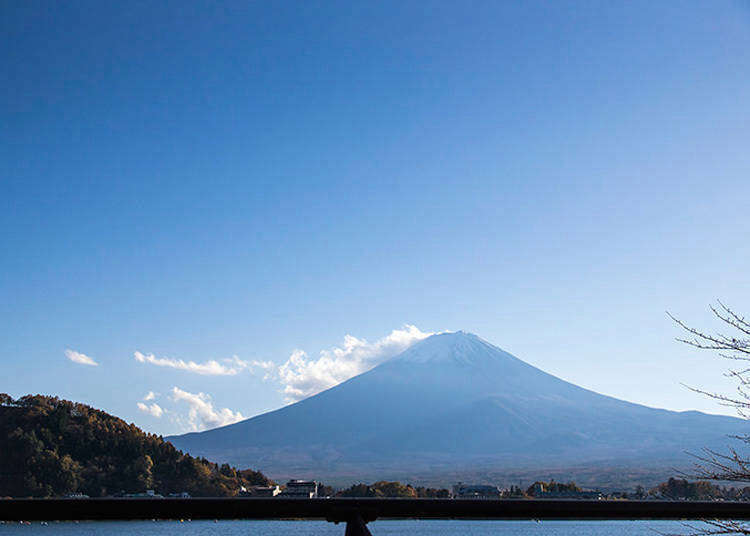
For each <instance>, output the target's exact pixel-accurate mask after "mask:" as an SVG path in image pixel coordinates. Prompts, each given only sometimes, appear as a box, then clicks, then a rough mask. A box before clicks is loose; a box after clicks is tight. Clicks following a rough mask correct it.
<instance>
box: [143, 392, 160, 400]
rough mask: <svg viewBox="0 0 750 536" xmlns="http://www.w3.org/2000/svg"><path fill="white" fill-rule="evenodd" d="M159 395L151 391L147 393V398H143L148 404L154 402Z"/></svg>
mask: <svg viewBox="0 0 750 536" xmlns="http://www.w3.org/2000/svg"><path fill="white" fill-rule="evenodd" d="M157 396H158V395H157V394H156V393H154V392H153V391H149V392H148V393H146V396H144V397H143V400H145V401H146V402H148V401H149V400H154V399H155V398H156V397H157Z"/></svg>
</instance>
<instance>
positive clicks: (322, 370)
mask: <svg viewBox="0 0 750 536" xmlns="http://www.w3.org/2000/svg"><path fill="white" fill-rule="evenodd" d="M430 335H432V333H428V332H424V331H421V330H420V329H419V328H417V327H416V326H412V325H408V324H407V325H405V326H404V327H403V328H401V329H395V330H393V331H392V332H391V333H390V334H389V335H387V336H385V337H383V338H382V339H379V340H377V341H375V342H372V343H371V342H368V341H366V340H365V339H358V338H357V337H353V336H352V335H347V336H346V337H344V344H343V345H342V346H340V347H334V348H331V349H330V350H323V351H322V352H320V357H319V358H318V359H310V358H308V356H307V353H306V352H304V351H303V350H295V351H294V352H293V353H292V355H291V356H289V359H288V360H287V361H286V362H285V363H284V364H283V365H281V366H280V367H279V368H278V370H277V372H276V377H277V378H278V380H279V381H280V382H281V384H282V385H283V393H284V395H285V397H286V399H287V401H289V402H296V401H298V400H302V399H303V398H307V397H309V396H312V395H314V394H316V393H319V392H320V391H323V390H325V389H328V388H330V387H333V386H334V385H338V384H339V383H341V382H343V381H346V380H348V379H349V378H351V377H353V376H356V375H357V374H362V373H363V372H366V371H368V370H370V369H371V368H373V367H374V366H376V365H378V364H380V363H382V362H383V361H386V360H387V359H390V358H391V357H393V356H395V355H396V354H399V353H401V352H403V351H404V350H406V349H407V348H408V347H409V346H411V345H412V344H414V343H415V342H417V341H420V340H422V339H425V338H427V337H429V336H430Z"/></svg>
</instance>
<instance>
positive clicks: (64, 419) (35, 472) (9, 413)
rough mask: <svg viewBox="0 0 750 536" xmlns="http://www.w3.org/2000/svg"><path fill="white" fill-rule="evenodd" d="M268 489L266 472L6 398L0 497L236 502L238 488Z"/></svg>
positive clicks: (46, 401) (76, 409)
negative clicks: (186, 497) (145, 495)
mask: <svg viewBox="0 0 750 536" xmlns="http://www.w3.org/2000/svg"><path fill="white" fill-rule="evenodd" d="M270 483H271V481H270V480H269V479H268V478H266V477H265V476H264V475H263V474H262V473H260V472H257V471H253V470H250V469H248V470H244V471H239V470H237V469H235V468H233V467H230V466H229V465H226V464H224V465H221V466H219V465H217V464H214V463H211V462H209V461H208V460H206V459H204V458H194V457H192V456H189V455H186V454H183V453H182V452H181V451H179V450H177V449H176V448H175V447H174V446H173V445H172V444H171V443H169V442H167V441H164V439H162V438H161V437H160V436H156V435H153V434H147V433H145V432H144V431H142V430H141V429H140V428H138V427H137V426H135V425H134V424H128V423H126V422H125V421H123V420H122V419H118V418H117V417H114V416H112V415H109V414H108V413H105V412H104V411H100V410H97V409H94V408H91V407H89V406H86V405H83V404H77V403H75V402H69V401H67V400H60V399H58V398H53V397H48V396H41V395H35V396H32V395H28V396H24V397H22V398H20V399H18V400H13V398H11V397H10V396H9V395H6V394H0V497H3V496H11V497H28V496H33V497H48V496H61V495H66V494H69V493H76V492H79V493H84V494H86V495H89V496H91V497H100V496H105V495H114V494H118V493H121V492H125V493H137V492H143V491H145V490H146V489H153V490H156V491H157V493H161V494H163V495H166V494H169V493H179V492H183V491H186V492H188V493H190V494H191V495H193V496H231V495H236V494H237V492H238V490H239V488H240V486H243V485H244V486H247V485H268V484H270Z"/></svg>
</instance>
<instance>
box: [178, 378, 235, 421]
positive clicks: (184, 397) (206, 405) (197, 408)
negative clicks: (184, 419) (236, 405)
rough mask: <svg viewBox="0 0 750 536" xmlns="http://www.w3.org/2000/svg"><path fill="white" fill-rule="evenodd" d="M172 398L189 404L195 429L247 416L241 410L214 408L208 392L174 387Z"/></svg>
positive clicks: (189, 411)
mask: <svg viewBox="0 0 750 536" xmlns="http://www.w3.org/2000/svg"><path fill="white" fill-rule="evenodd" d="M172 399H173V400H174V401H175V402H185V403H187V405H188V406H189V410H188V424H189V427H190V429H191V430H193V431H200V430H205V429H208V428H216V427H217V426H225V425H227V424H232V423H235V422H237V421H241V420H242V419H244V418H245V417H243V416H242V413H240V412H239V411H232V410H231V409H229V408H221V409H219V408H214V405H213V402H212V401H211V397H210V396H209V395H207V394H206V393H190V392H188V391H183V390H182V389H180V388H179V387H173V388H172Z"/></svg>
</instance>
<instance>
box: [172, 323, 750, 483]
mask: <svg viewBox="0 0 750 536" xmlns="http://www.w3.org/2000/svg"><path fill="white" fill-rule="evenodd" d="M745 428H746V423H745V422H744V421H742V420H741V419H737V418H733V417H725V416H716V415H707V414H703V413H699V412H695V411H688V412H674V411H667V410H661V409H654V408H649V407H646V406H642V405H639V404H633V403H630V402H625V401H622V400H618V399H615V398H612V397H608V396H604V395H600V394H598V393H595V392H593V391H589V390H587V389H583V388H581V387H578V386H576V385H573V384H571V383H569V382H566V381H563V380H561V379H559V378H556V377H554V376H552V375H550V374H547V373H545V372H543V371H541V370H539V369H537V368H535V367H532V366H531V365H528V364H527V363H524V362H523V361H521V360H519V359H517V358H516V357H514V356H512V355H511V354H509V353H507V352H504V351H503V350H501V349H499V348H497V347H495V346H493V345H491V344H489V343H488V342H486V341H484V340H482V339H480V338H479V337H477V336H476V335H472V334H468V333H464V332H456V333H443V334H439V335H433V336H431V337H429V338H427V339H425V340H423V341H420V342H418V343H416V344H414V345H413V346H412V347H411V348H409V349H408V350H406V351H405V352H403V353H402V354H400V355H398V356H396V357H394V358H393V359H391V360H390V361H388V362H386V363H383V364H381V365H379V366H377V367H375V368H374V369H372V370H370V371H368V372H365V373H364V374H361V375H359V376H356V377H354V378H351V379H350V380H348V381H346V382H343V383H341V384H340V385H337V386H336V387H333V388H331V389H328V390H326V391H323V392H321V393H319V394H317V395H315V396H312V397H310V398H307V399H305V400H302V401H300V402H297V403H295V404H292V405H290V406H286V407H284V408H281V409H279V410H276V411H272V412H269V413H265V414H263V415H259V416H257V417H253V418H251V419H248V420H245V421H242V422H239V423H236V424H233V425H230V426H225V427H222V428H217V429H214V430H209V431H206V432H200V433H192V434H185V435H181V436H174V437H170V438H169V440H170V441H171V442H172V443H173V444H174V445H175V446H177V447H178V448H180V449H183V450H186V451H187V452H189V453H190V454H192V455H196V456H205V457H207V458H209V459H212V460H216V461H219V462H228V463H232V464H236V465H239V466H255V467H261V468H262V469H263V470H264V471H265V472H266V473H267V474H269V475H270V476H272V477H274V478H286V477H310V478H317V479H320V480H325V481H327V482H330V483H338V484H345V483H351V482H352V481H360V480H368V479H399V480H402V481H406V480H408V481H412V482H415V483H420V484H421V483H429V484H445V483H449V482H451V481H455V480H469V479H471V480H488V479H491V480H494V481H496V482H498V481H501V482H507V483H509V484H510V483H518V480H524V481H525V480H528V479H536V478H541V477H544V478H549V477H555V478H559V479H564V478H575V479H577V480H579V481H580V482H582V483H584V484H586V483H590V484H592V485H593V484H596V485H606V484H607V483H610V484H611V485H612V486H624V485H627V483H629V482H634V483H641V484H649V483H651V482H654V483H655V482H657V481H660V480H663V479H664V478H665V477H667V476H672V475H674V472H675V468H678V469H679V468H687V467H688V466H690V464H691V463H692V462H691V458H690V457H689V455H688V454H686V452H699V451H700V450H701V449H703V448H705V447H712V448H717V449H723V448H725V447H726V445H727V444H729V443H730V440H729V438H728V436H729V435H733V434H741V433H742V432H743V431H744V430H745Z"/></svg>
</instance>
